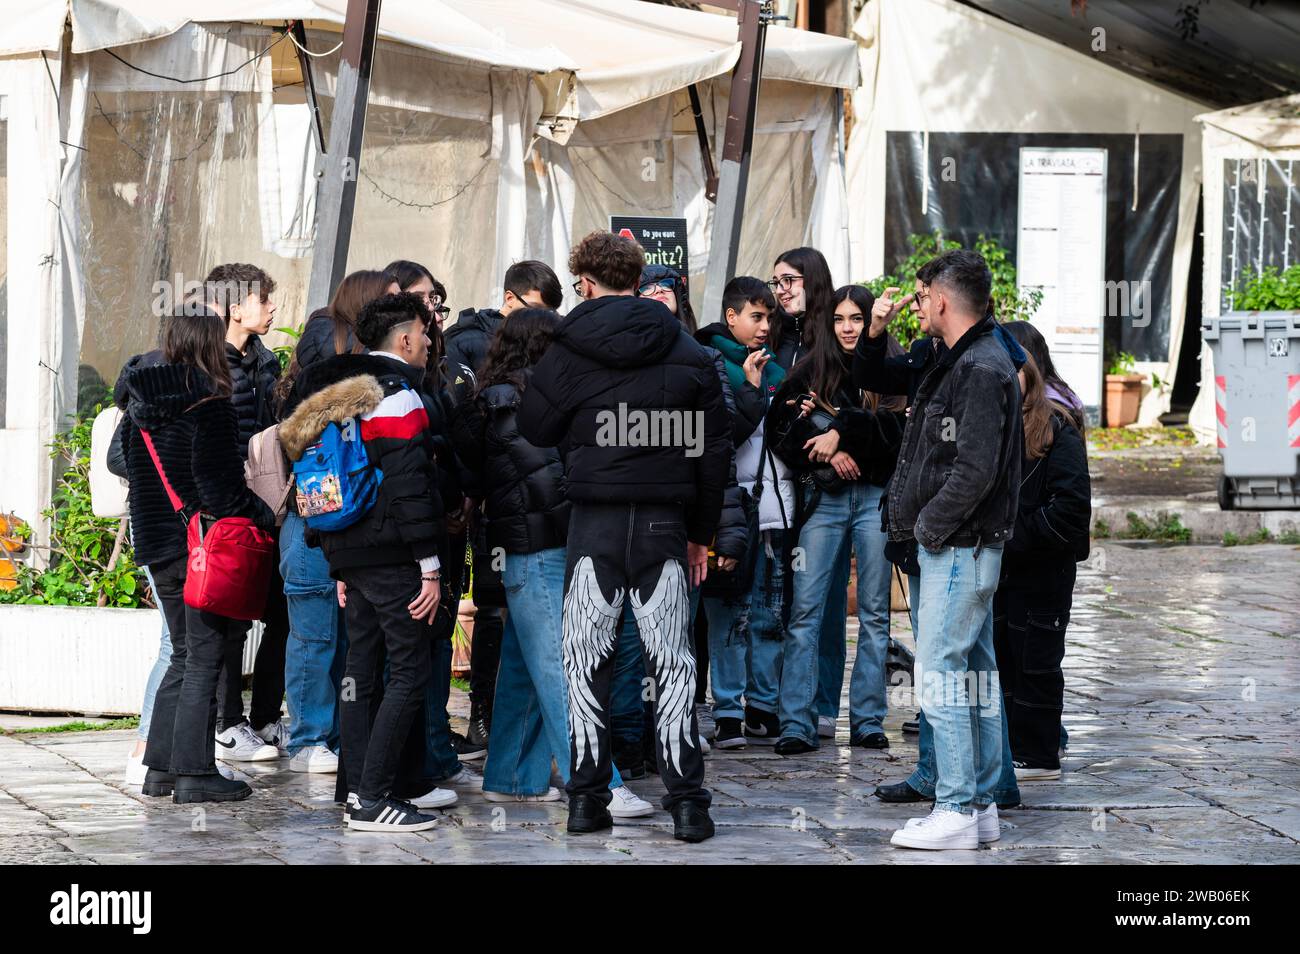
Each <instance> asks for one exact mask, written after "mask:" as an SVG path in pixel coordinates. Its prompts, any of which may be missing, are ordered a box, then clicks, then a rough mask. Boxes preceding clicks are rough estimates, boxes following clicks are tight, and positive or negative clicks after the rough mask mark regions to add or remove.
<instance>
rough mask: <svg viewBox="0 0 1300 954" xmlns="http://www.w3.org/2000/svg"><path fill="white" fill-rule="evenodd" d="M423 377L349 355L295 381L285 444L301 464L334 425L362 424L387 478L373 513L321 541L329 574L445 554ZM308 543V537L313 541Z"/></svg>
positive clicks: (388, 361)
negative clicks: (354, 420)
mask: <svg viewBox="0 0 1300 954" xmlns="http://www.w3.org/2000/svg"><path fill="white" fill-rule="evenodd" d="M423 377H424V369H423V368H416V367H412V366H411V365H408V364H404V363H403V362H401V361H399V360H397V359H395V358H386V357H380V356H378V355H373V354H355V355H354V354H344V355H336V356H335V357H332V358H327V359H326V360H324V361H321V362H318V363H316V364H314V365H311V366H309V367H306V368H304V369H303V370H302V372H301V373H300V374H299V375H298V378H297V380H295V381H294V387H293V393H292V394H291V395H290V397H289V400H288V402H287V405H286V408H285V410H286V412H287V415H288V416H287V417H285V419H284V421H283V422H282V423H281V424H280V444H281V446H282V447H283V448H284V452H285V454H286V455H287V456H288V457H289V459H290V460H291V461H293V460H298V459H300V458H301V456H302V452H303V450H304V449H305V448H306V447H307V446H308V445H310V444H312V443H313V442H314V441H315V440H316V439H317V438H318V437H319V436H320V433H321V431H323V430H324V429H325V426H326V425H327V424H328V423H329V422H330V421H334V422H335V423H340V424H341V423H343V422H344V421H346V420H348V419H349V418H353V417H358V418H361V438H362V440H363V441H364V442H365V447H366V455H367V456H368V457H369V459H370V462H371V464H372V465H373V466H374V467H376V468H377V469H378V470H379V471H380V472H381V473H382V474H383V475H384V477H383V480H382V481H381V482H380V484H379V496H378V498H377V499H376V501H375V505H374V506H373V507H372V508H371V509H370V511H369V512H368V513H366V515H365V516H363V517H362V518H361V519H360V520H358V521H357V522H356V523H354V524H352V526H350V527H347V528H346V529H344V530H337V531H331V532H322V533H320V534H319V542H320V547H321V550H323V551H324V553H325V558H326V559H327V560H328V561H329V565H330V572H331V573H332V574H334V575H335V576H337V575H338V571H339V570H341V569H345V568H347V567H350V566H388V565H393V564H398V563H406V562H416V561H418V560H421V559H424V558H426V557H432V556H438V555H439V554H440V553H445V552H446V540H445V537H446V525H445V523H444V519H443V508H442V497H441V495H440V494H439V492H438V483H437V475H436V473H435V470H434V458H433V435H432V433H431V431H430V420H429V412H430V408H431V407H432V408H435V409H436V405H434V404H432V403H431V402H430V401H429V399H428V398H427V397H426V396H425V395H423V394H422V393H421V392H420V390H419V389H420V386H421V383H422V380H423ZM309 539H310V537H309Z"/></svg>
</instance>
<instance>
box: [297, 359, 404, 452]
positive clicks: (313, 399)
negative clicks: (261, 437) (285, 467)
mask: <svg viewBox="0 0 1300 954" xmlns="http://www.w3.org/2000/svg"><path fill="white" fill-rule="evenodd" d="M383 399H384V389H383V388H382V387H381V386H380V384H379V382H378V381H376V380H375V379H374V378H373V377H371V376H370V375H368V374H358V375H357V376H356V377H351V378H344V379H343V380H342V381H337V382H335V383H334V384H331V385H329V386H328V387H325V388H322V389H321V390H319V391H317V392H316V393H315V394H313V395H311V396H310V397H308V398H307V399H306V400H304V401H303V402H302V403H301V404H299V405H298V407H297V408H296V409H295V410H294V412H293V413H292V414H290V415H289V417H287V418H286V419H285V420H284V423H282V424H281V425H280V446H281V447H283V448H284V452H285V454H286V455H287V456H288V458H289V460H291V461H296V460H298V459H299V458H301V457H302V452H303V451H304V450H306V449H307V447H308V445H310V444H312V443H313V442H314V441H315V440H316V439H317V438H319V437H320V435H321V432H322V431H323V430H325V427H326V425H327V424H329V423H330V422H331V421H333V422H334V423H336V424H342V423H343V422H344V421H346V420H349V419H350V418H353V417H359V416H361V415H362V414H368V413H369V412H370V411H373V410H374V409H375V408H377V407H379V404H380V402H381V401H383Z"/></svg>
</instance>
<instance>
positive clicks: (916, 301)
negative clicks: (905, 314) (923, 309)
mask: <svg viewBox="0 0 1300 954" xmlns="http://www.w3.org/2000/svg"><path fill="white" fill-rule="evenodd" d="M929 297H930V293H929V292H928V291H924V292H917V293H916V294H914V295H913V296H912V307H914V308H916V307H919V306H920V304H921V302H923V301H925V300H926V299H927V298H929Z"/></svg>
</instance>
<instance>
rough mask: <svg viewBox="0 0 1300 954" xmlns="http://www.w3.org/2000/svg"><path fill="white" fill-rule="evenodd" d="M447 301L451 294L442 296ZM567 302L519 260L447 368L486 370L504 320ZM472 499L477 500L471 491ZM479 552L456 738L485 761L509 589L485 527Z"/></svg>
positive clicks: (451, 345) (465, 318) (464, 329)
mask: <svg viewBox="0 0 1300 954" xmlns="http://www.w3.org/2000/svg"><path fill="white" fill-rule="evenodd" d="M443 300H444V301H445V300H446V296H445V295H444V296H443ZM563 303H564V290H563V289H562V288H561V287H560V280H559V278H558V277H556V274H555V272H554V271H553V270H552V269H551V267H550V266H549V265H547V264H546V263H545V262H538V261H532V260H529V261H523V262H515V263H514V264H513V265H511V266H510V267H509V268H507V269H506V274H505V278H504V280H503V281H502V300H501V307H500V308H499V309H496V308H480V309H478V310H477V311H476V310H475V309H473V308H466V309H465V310H464V311H462V312H461V313H460V314H459V315H457V316H456V323H455V324H454V325H452V326H451V327H450V328H448V329H447V331H446V336H445V340H446V347H447V364H448V366H449V367H457V366H460V365H464V366H465V367H467V368H469V369H470V370H471V371H472V372H474V374H476V375H477V374H479V373H481V372H482V370H483V360H484V358H485V357H486V356H487V351H488V346H489V345H490V344H491V343H492V337H493V335H495V334H496V330H497V328H498V327H500V325H501V322H502V321H504V320H505V318H506V317H508V316H509V315H512V314H514V313H515V312H517V311H519V310H520V309H523V308H550V309H552V310H555V309H557V308H559V307H560V305H562V304H563ZM470 496H472V497H473V496H477V495H476V494H473V493H471V494H470ZM472 544H473V548H474V567H473V569H474V607H475V608H474V652H473V654H472V655H471V658H470V671H469V699H470V712H469V728H468V729H467V730H466V732H465V735H464V736H463V737H461V736H453V739H455V745H456V748H457V751H458V752H459V754H460V756H461V758H464V759H473V758H482V757H483V753H484V752H485V751H486V748H487V744H488V738H489V737H490V735H491V731H492V700H493V698H494V697H495V695H496V679H497V669H498V667H499V665H500V662H501V637H502V634H503V633H504V631H505V605H506V596H505V590H504V589H503V588H502V585H501V573H500V571H499V570H498V569H497V568H496V565H497V563H496V561H495V560H494V559H493V558H492V554H491V551H490V548H489V546H488V545H487V544H486V543H485V541H484V539H483V524H482V522H480V523H479V526H478V528H477V530H476V532H475V534H474V537H473V540H472Z"/></svg>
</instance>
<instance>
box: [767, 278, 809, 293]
mask: <svg viewBox="0 0 1300 954" xmlns="http://www.w3.org/2000/svg"><path fill="white" fill-rule="evenodd" d="M801 281H803V276H802V275H782V276H781V277H779V278H773V279H772V280H771V281H769V282H768V283H767V285H768V287H769V288H779V289H781V291H789V290H790V289H791V288H793V287H794V283H795V282H801Z"/></svg>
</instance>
